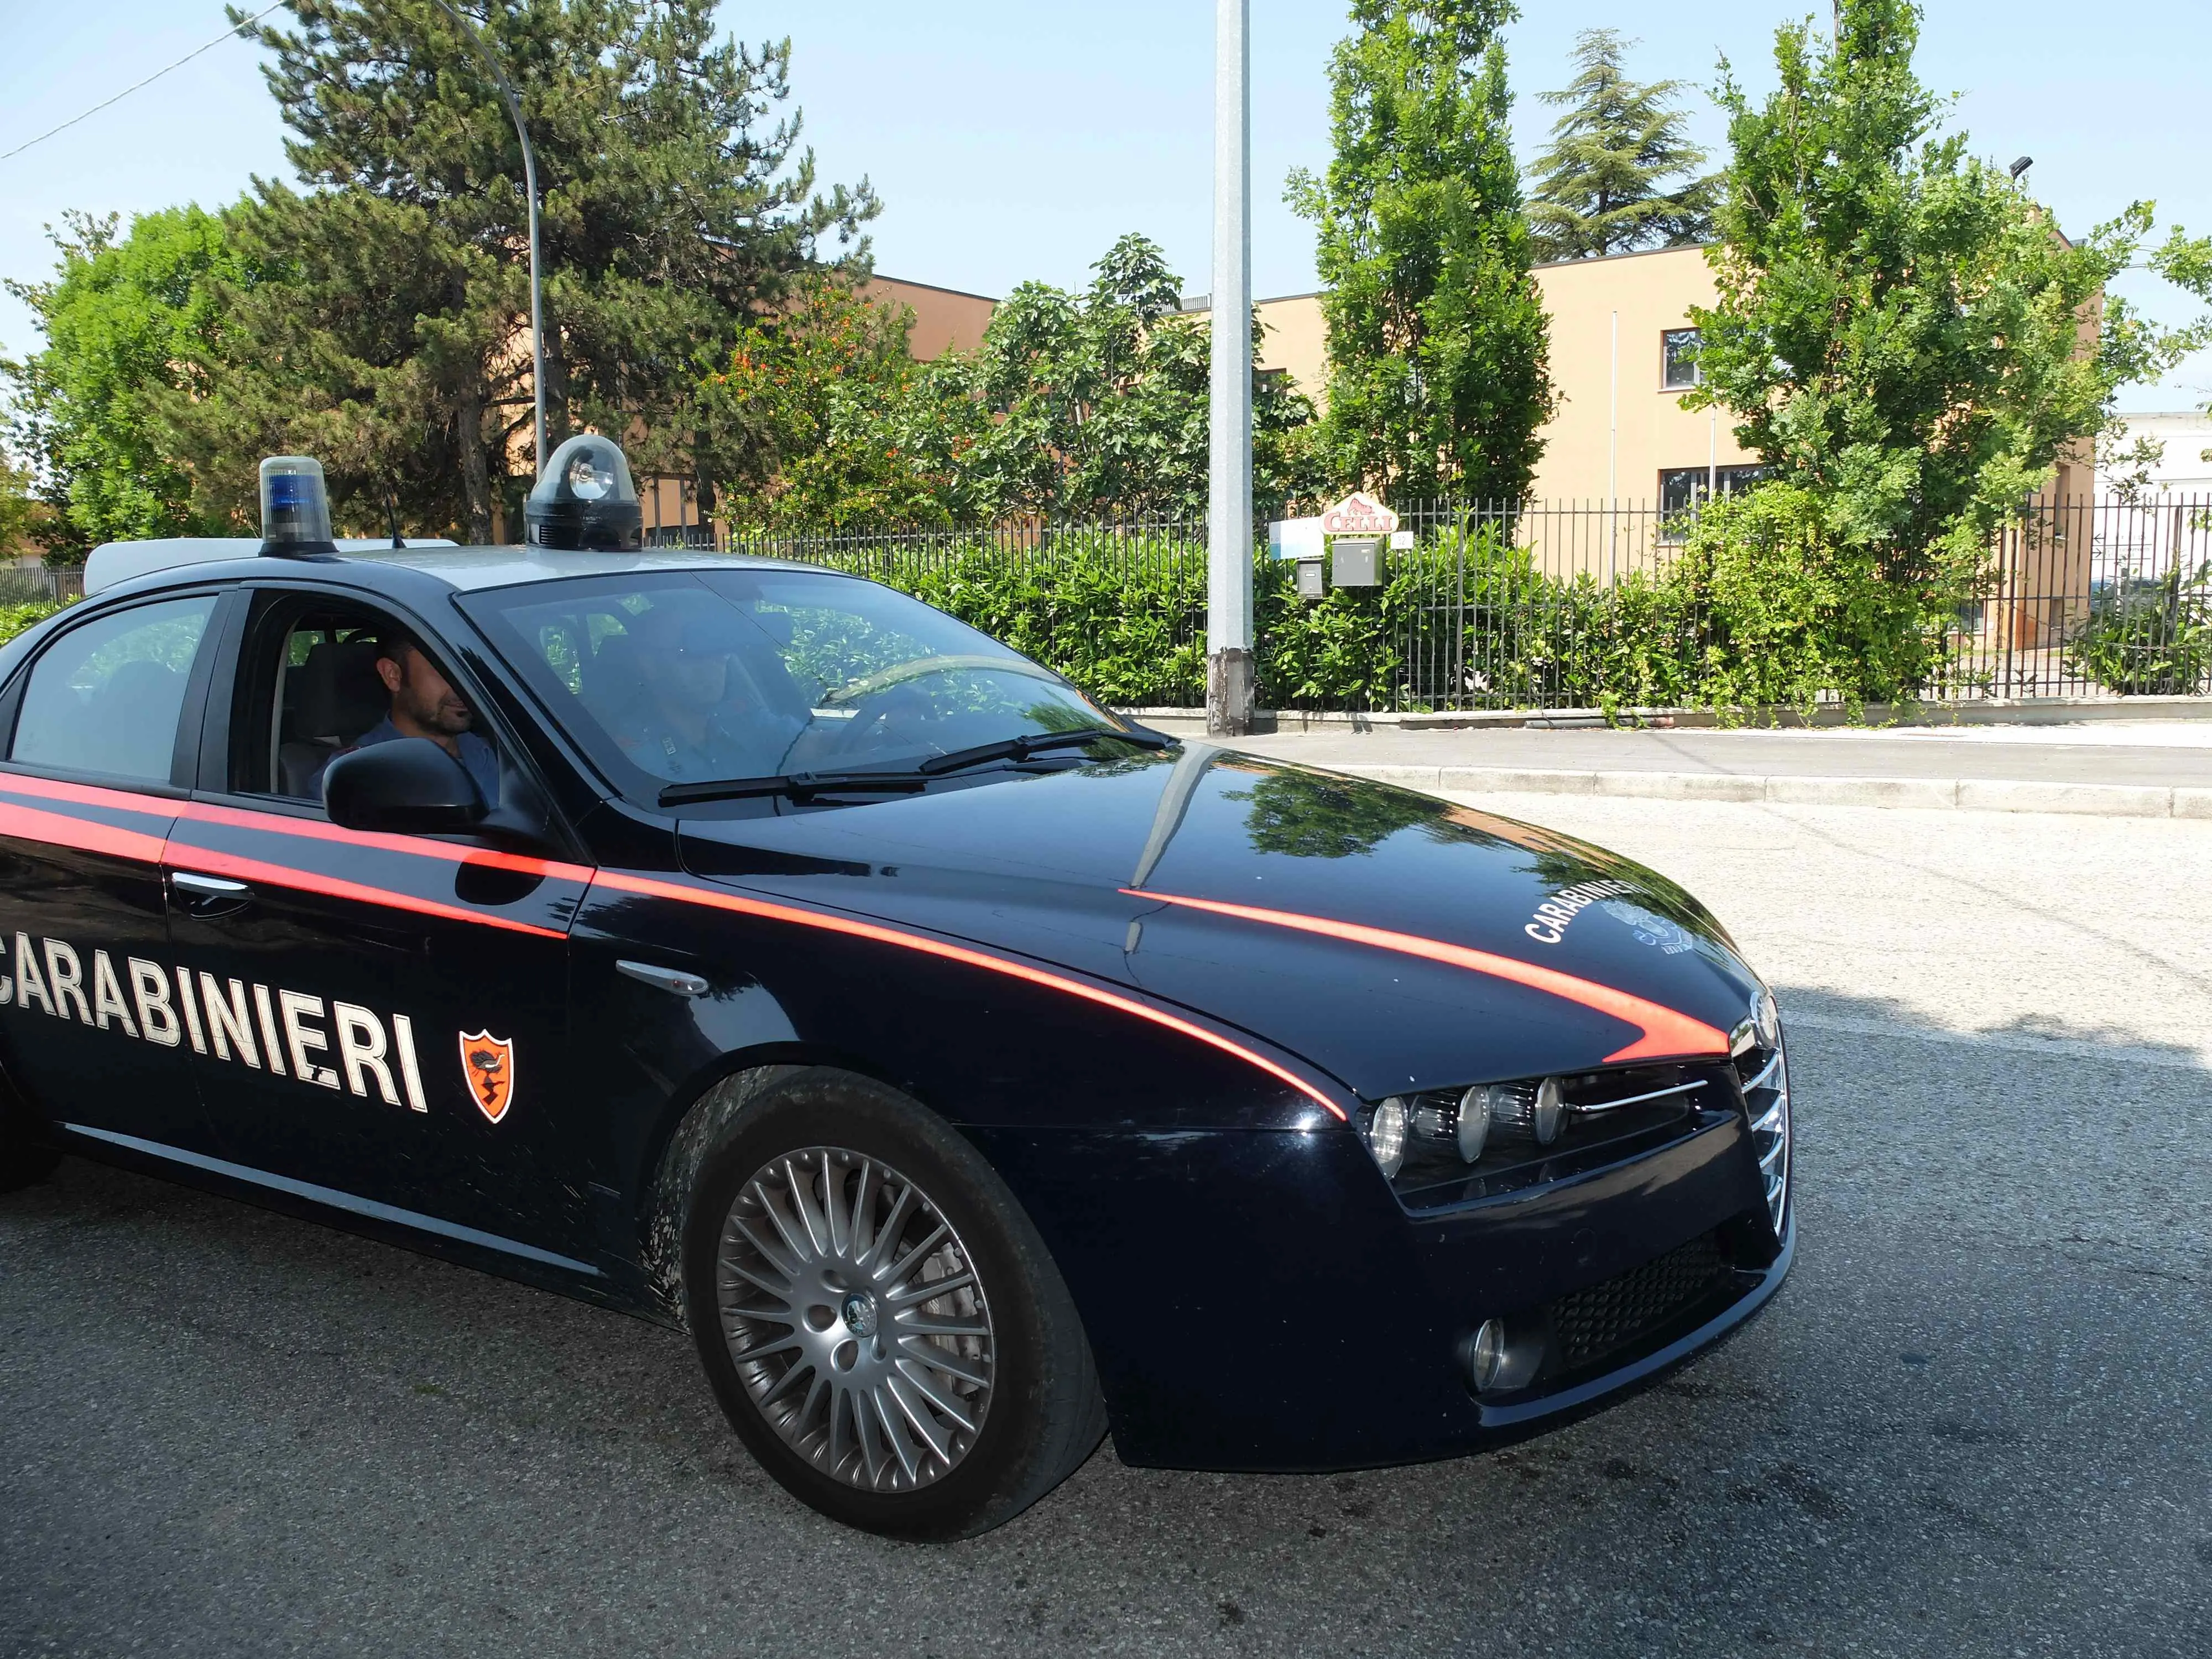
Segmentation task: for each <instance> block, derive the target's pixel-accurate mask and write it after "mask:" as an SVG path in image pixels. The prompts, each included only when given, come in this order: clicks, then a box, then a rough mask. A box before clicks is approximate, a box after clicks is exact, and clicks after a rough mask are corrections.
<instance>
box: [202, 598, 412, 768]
mask: <svg viewBox="0 0 2212 1659" xmlns="http://www.w3.org/2000/svg"><path fill="white" fill-rule="evenodd" d="M392 625H393V624H392V622H391V621H390V619H389V618H387V617H383V616H381V615H380V614H379V613H377V612H374V611H363V610H355V609H348V610H344V611H334V610H328V609H317V610H313V611H304V612H301V611H295V612H294V613H292V614H291V615H290V616H289V617H270V620H269V623H268V625H267V628H266V631H265V632H264V633H263V634H262V635H261V636H260V637H261V639H262V641H264V643H263V646H262V647H261V650H260V653H259V654H260V656H261V659H262V664H263V666H262V667H261V671H260V672H259V673H258V675H256V676H255V677H254V678H253V680H252V682H251V683H250V685H249V688H248V696H249V697H250V698H251V699H252V701H251V702H248V703H247V704H246V709H247V710H248V719H247V720H246V726H245V729H246V730H248V731H253V732H263V733H265V734H266V738H265V741H264V742H263V743H260V744H256V745H253V749H252V752H251V753H242V754H240V757H239V759H240V762H241V763H242V765H241V767H240V769H241V770H242V771H243V772H244V773H245V776H244V777H243V778H242V779H241V780H240V782H241V785H242V787H243V789H244V791H245V793H251V794H269V795H278V796H282V797H283V798H285V799H291V800H305V801H319V800H320V799H321V798H322V775H323V769H324V768H325V767H326V766H328V765H329V764H330V763H331V759H332V757H335V756H337V754H339V753H341V752H342V751H343V750H346V749H348V748H350V747H351V746H352V745H353V744H356V743H358V742H359V741H360V740H361V739H362V737H363V736H364V735H365V734H366V733H367V732H368V731H369V729H370V728H371V727H372V726H375V725H376V724H377V722H378V721H380V720H383V719H384V717H385V716H386V714H389V713H390V712H391V708H392V699H391V697H390V696H389V694H388V693H386V690H385V689H384V682H383V680H382V679H381V678H379V676H378V674H377V671H376V653H377V645H378V641H379V639H380V636H381V635H382V633H383V632H384V630H386V629H388V628H390V627H392Z"/></svg>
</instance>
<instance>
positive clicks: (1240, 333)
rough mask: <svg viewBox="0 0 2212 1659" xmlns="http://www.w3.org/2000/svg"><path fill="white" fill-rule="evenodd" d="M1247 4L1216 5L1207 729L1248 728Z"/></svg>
mask: <svg viewBox="0 0 2212 1659" xmlns="http://www.w3.org/2000/svg"><path fill="white" fill-rule="evenodd" d="M1250 33H1251V0H1216V12H1215V25H1214V37H1213V41H1214V45H1213V293H1212V299H1211V301H1210V304H1211V306H1212V322H1213V378H1212V399H1211V414H1212V430H1211V434H1210V436H1211V448H1210V456H1209V461H1210V465H1209V469H1208V485H1209V488H1208V490H1207V512H1206V732H1207V733H1208V735H1210V736H1213V737H1241V736H1243V734H1244V733H1245V732H1249V731H1250V730H1251V729H1252V94H1251V87H1250V82H1251V44H1250Z"/></svg>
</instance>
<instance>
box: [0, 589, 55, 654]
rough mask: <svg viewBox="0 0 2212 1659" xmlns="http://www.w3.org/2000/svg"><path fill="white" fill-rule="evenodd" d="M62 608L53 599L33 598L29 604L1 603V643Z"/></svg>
mask: <svg viewBox="0 0 2212 1659" xmlns="http://www.w3.org/2000/svg"><path fill="white" fill-rule="evenodd" d="M60 609H61V606H60V605H58V604H57V603H56V602H55V601H53V600H52V599H40V600H33V601H32V602H31V603H29V604H27V605H0V645H4V644H6V643H7V642H8V641H9V640H12V639H14V638H15V635H18V634H20V633H21V632H22V631H23V630H24V629H27V628H33V627H35V626H36V625H37V624H39V623H42V622H44V621H46V618H47V617H51V616H52V615H53V614H54V612H55V611H58V610H60Z"/></svg>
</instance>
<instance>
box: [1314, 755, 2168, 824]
mask: <svg viewBox="0 0 2212 1659" xmlns="http://www.w3.org/2000/svg"><path fill="white" fill-rule="evenodd" d="M1330 770H1332V771H1338V772H1346V773H1350V774H1351V775H1352V776H1354V777H1362V778H1373V779H1375V780H1376V781H1377V782H1381V783H1396V784H1403V785H1404V786H1405V787H1407V788H1409V789H1423V790H1427V791H1429V792H1431V793H1452V792H1457V793H1489V794H1529V795H1626V796H1635V797H1639V798H1642V799H1647V800H1718V801H1769V802H1772V803H1774V804H1776V805H1789V806H1918V807H1938V808H1946V809H1950V810H1954V811H1970V812H2069V813H2076V814H2081V815H2084V816H2087V817H2124V818H2200V819H2206V820H2212V788H2207V789H2199V788H2187V787H2175V788H2168V787H2165V786H2163V785H2154V784H2133V783H2036V782H2028V781H2011V780H1996V779H1981V778H1808V777H1747V776H1744V775H1739V774H1736V773H1731V772H1561V771H1537V770H1533V769H1523V768H1516V767H1503V766H1337V767H1332V768H1330Z"/></svg>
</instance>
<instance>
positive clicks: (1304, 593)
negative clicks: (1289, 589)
mask: <svg viewBox="0 0 2212 1659" xmlns="http://www.w3.org/2000/svg"><path fill="white" fill-rule="evenodd" d="M1297 569H1298V597H1299V598H1300V599H1320V598H1322V597H1323V595H1324V594H1325V592H1327V590H1326V589H1325V588H1324V587H1323V586H1322V562H1321V561H1320V560H1319V559H1300V560H1299V561H1298V566H1297Z"/></svg>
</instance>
